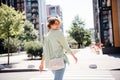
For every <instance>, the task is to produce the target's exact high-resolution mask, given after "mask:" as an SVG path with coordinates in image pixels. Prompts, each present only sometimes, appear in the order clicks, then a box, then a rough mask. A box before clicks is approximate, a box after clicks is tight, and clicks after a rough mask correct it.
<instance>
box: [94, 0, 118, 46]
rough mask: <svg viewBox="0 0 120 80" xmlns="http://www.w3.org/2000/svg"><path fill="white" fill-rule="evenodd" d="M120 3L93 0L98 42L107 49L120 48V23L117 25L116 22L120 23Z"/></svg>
mask: <svg viewBox="0 0 120 80" xmlns="http://www.w3.org/2000/svg"><path fill="white" fill-rule="evenodd" d="M118 1H119V0H93V14H94V27H95V38H96V42H98V41H100V42H102V43H103V44H104V46H105V47H120V34H119V33H120V29H119V27H120V23H119V22H118V23H116V20H117V21H119V17H117V16H118V13H119V11H118V9H119V8H117V7H118ZM119 4H120V3H119ZM115 6H116V8H115ZM116 13H117V14H116ZM114 14H116V16H115V15H114ZM116 29H118V30H117V31H116Z"/></svg>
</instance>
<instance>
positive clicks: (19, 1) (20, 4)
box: [0, 0, 24, 11]
mask: <svg viewBox="0 0 120 80" xmlns="http://www.w3.org/2000/svg"><path fill="white" fill-rule="evenodd" d="M2 3H3V4H6V5H8V6H12V7H14V8H15V10H19V11H24V0H0V5H1V4H2Z"/></svg>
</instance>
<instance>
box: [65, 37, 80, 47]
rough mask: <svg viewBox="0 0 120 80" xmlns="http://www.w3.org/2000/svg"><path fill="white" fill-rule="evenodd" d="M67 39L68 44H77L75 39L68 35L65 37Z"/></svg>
mask: <svg viewBox="0 0 120 80" xmlns="http://www.w3.org/2000/svg"><path fill="white" fill-rule="evenodd" d="M67 41H68V44H69V45H76V44H78V43H77V41H76V40H75V39H73V38H72V37H70V36H68V37H67Z"/></svg>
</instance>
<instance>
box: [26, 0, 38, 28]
mask: <svg viewBox="0 0 120 80" xmlns="http://www.w3.org/2000/svg"><path fill="white" fill-rule="evenodd" d="M25 1H26V2H25V4H26V5H25V6H26V7H25V8H26V9H25V10H26V18H27V20H29V21H30V22H32V23H33V24H34V28H35V29H39V14H38V0H25Z"/></svg>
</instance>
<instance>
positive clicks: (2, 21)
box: [0, 4, 25, 64]
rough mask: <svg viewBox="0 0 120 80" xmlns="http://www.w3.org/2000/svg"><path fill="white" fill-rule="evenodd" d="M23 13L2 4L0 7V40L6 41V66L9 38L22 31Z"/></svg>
mask: <svg viewBox="0 0 120 80" xmlns="http://www.w3.org/2000/svg"><path fill="white" fill-rule="evenodd" d="M23 19H25V16H24V13H21V12H18V11H16V10H15V9H14V8H12V7H8V6H7V5H4V4H2V6H0V38H3V39H6V38H7V39H8V47H7V48H8V64H9V52H10V47H11V46H10V37H12V36H17V35H19V34H20V30H22V29H23V28H22V24H23Z"/></svg>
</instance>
